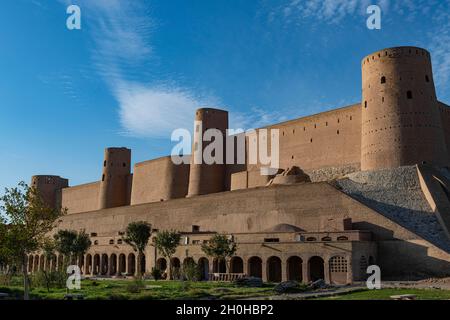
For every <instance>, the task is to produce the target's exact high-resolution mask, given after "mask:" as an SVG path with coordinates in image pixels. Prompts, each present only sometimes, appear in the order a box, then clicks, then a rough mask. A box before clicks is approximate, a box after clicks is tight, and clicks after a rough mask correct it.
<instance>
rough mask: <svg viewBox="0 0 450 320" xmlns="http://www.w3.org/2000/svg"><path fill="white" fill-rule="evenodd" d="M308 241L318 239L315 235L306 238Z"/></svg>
mask: <svg viewBox="0 0 450 320" xmlns="http://www.w3.org/2000/svg"><path fill="white" fill-rule="evenodd" d="M306 241H317V239H316V238H314V237H308V238H306Z"/></svg>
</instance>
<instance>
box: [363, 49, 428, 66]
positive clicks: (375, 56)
mask: <svg viewBox="0 0 450 320" xmlns="http://www.w3.org/2000/svg"><path fill="white" fill-rule="evenodd" d="M420 57H424V58H426V59H430V57H431V55H430V53H429V52H428V51H427V50H425V49H423V48H419V47H407V46H405V47H394V48H387V49H383V50H379V51H377V52H374V53H371V54H369V55H367V56H366V57H364V59H362V60H361V67H364V66H365V65H366V64H371V63H373V62H377V61H385V60H387V59H389V60H390V59H405V58H413V59H416V58H420Z"/></svg>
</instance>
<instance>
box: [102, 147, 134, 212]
mask: <svg viewBox="0 0 450 320" xmlns="http://www.w3.org/2000/svg"><path fill="white" fill-rule="evenodd" d="M130 165H131V150H130V149H127V148H107V149H105V157H104V161H103V172H102V180H101V182H100V195H99V197H100V199H99V203H100V204H99V207H100V209H106V208H114V207H120V206H125V205H127V204H128V202H129V190H130V186H129V184H130V170H131V169H130Z"/></svg>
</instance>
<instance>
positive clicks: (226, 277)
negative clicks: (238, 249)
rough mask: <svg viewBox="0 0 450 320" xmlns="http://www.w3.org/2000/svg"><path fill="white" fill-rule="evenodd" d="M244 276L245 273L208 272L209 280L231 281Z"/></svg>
mask: <svg viewBox="0 0 450 320" xmlns="http://www.w3.org/2000/svg"><path fill="white" fill-rule="evenodd" d="M243 277H245V273H210V274H209V279H208V280H209V281H223V282H231V281H234V280H237V279H240V278H243Z"/></svg>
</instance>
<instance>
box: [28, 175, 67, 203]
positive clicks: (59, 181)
mask: <svg viewBox="0 0 450 320" xmlns="http://www.w3.org/2000/svg"><path fill="white" fill-rule="evenodd" d="M68 186H69V180H67V179H64V178H61V177H59V176H51V175H38V176H33V177H31V187H32V188H35V189H36V191H37V192H38V194H39V195H40V197H41V198H42V200H43V201H44V203H45V204H46V205H47V206H49V207H51V208H55V209H58V208H60V207H61V190H62V189H63V188H67V187H68Z"/></svg>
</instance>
